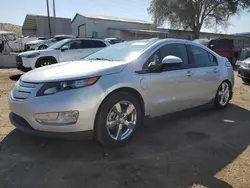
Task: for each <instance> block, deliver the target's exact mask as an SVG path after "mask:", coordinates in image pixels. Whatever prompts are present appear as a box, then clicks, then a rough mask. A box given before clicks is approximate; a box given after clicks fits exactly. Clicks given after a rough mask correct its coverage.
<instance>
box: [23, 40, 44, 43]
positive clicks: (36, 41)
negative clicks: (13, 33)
mask: <svg viewBox="0 0 250 188" xmlns="http://www.w3.org/2000/svg"><path fill="white" fill-rule="evenodd" d="M42 41H43V40H33V41H30V42H27V43H26V44H39V43H41V42H42Z"/></svg>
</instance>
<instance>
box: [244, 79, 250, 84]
mask: <svg viewBox="0 0 250 188" xmlns="http://www.w3.org/2000/svg"><path fill="white" fill-rule="evenodd" d="M242 81H243V82H245V83H248V84H249V83H250V79H246V78H242Z"/></svg>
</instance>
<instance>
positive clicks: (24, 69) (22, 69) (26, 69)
mask: <svg viewBox="0 0 250 188" xmlns="http://www.w3.org/2000/svg"><path fill="white" fill-rule="evenodd" d="M19 70H21V71H23V72H29V71H30V70H32V69H31V68H26V67H24V66H22V67H20V68H19Z"/></svg>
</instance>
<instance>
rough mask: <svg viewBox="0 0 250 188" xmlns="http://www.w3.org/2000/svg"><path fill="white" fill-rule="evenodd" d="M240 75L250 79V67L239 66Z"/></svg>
mask: <svg viewBox="0 0 250 188" xmlns="http://www.w3.org/2000/svg"><path fill="white" fill-rule="evenodd" d="M238 76H239V77H241V78H244V79H250V69H244V68H241V67H240V68H239V71H238Z"/></svg>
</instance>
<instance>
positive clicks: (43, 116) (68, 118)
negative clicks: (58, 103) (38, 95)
mask: <svg viewBox="0 0 250 188" xmlns="http://www.w3.org/2000/svg"><path fill="white" fill-rule="evenodd" d="M78 115H79V112H78V111H69V112H52V113H39V114H35V120H36V121H37V122H39V123H41V124H43V125H70V124H75V123H76V122H77V119H78Z"/></svg>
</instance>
